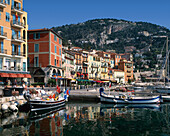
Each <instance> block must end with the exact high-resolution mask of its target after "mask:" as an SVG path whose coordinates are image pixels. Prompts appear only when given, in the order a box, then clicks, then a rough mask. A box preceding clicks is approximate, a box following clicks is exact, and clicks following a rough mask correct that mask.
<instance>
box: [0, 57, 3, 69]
mask: <svg viewBox="0 0 170 136" xmlns="http://www.w3.org/2000/svg"><path fill="white" fill-rule="evenodd" d="M2 62H3V59H2V58H0V69H2Z"/></svg>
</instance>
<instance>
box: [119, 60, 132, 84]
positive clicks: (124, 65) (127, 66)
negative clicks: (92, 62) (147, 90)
mask: <svg viewBox="0 0 170 136" xmlns="http://www.w3.org/2000/svg"><path fill="white" fill-rule="evenodd" d="M118 69H120V70H123V71H124V72H125V73H124V76H125V77H124V78H125V83H127V82H128V80H131V81H132V80H133V62H131V61H127V60H125V59H121V60H120V62H119V64H118Z"/></svg>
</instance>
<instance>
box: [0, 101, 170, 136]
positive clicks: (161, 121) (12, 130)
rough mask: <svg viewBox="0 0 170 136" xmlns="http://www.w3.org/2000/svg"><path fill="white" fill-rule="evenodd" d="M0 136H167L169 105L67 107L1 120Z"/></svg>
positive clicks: (168, 135) (10, 116)
mask: <svg viewBox="0 0 170 136" xmlns="http://www.w3.org/2000/svg"><path fill="white" fill-rule="evenodd" d="M0 121H1V122H0V136H170V103H165V104H150V105H144V104H142V105H141V104H140V105H122V104H120V105H114V104H101V103H82V102H74V103H71V102H70V103H67V104H66V105H65V106H63V107H60V108H58V109H54V110H52V111H44V112H42V113H34V114H32V113H30V112H28V113H25V112H17V113H11V114H9V115H6V116H4V117H3V118H1V119H0Z"/></svg>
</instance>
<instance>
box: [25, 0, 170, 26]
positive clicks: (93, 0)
mask: <svg viewBox="0 0 170 136" xmlns="http://www.w3.org/2000/svg"><path fill="white" fill-rule="evenodd" d="M24 10H25V11H27V12H28V24H29V29H38V28H51V27H53V26H62V25H66V24H76V23H80V22H84V21H87V20H90V19H99V18H115V19H124V20H128V21H143V22H150V23H154V24H158V25H161V26H165V27H167V28H168V29H170V0H24Z"/></svg>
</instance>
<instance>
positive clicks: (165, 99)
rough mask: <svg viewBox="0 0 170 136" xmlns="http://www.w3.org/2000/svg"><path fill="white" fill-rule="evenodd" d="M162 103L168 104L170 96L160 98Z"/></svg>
mask: <svg viewBox="0 0 170 136" xmlns="http://www.w3.org/2000/svg"><path fill="white" fill-rule="evenodd" d="M162 99H163V101H164V102H170V96H162Z"/></svg>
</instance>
